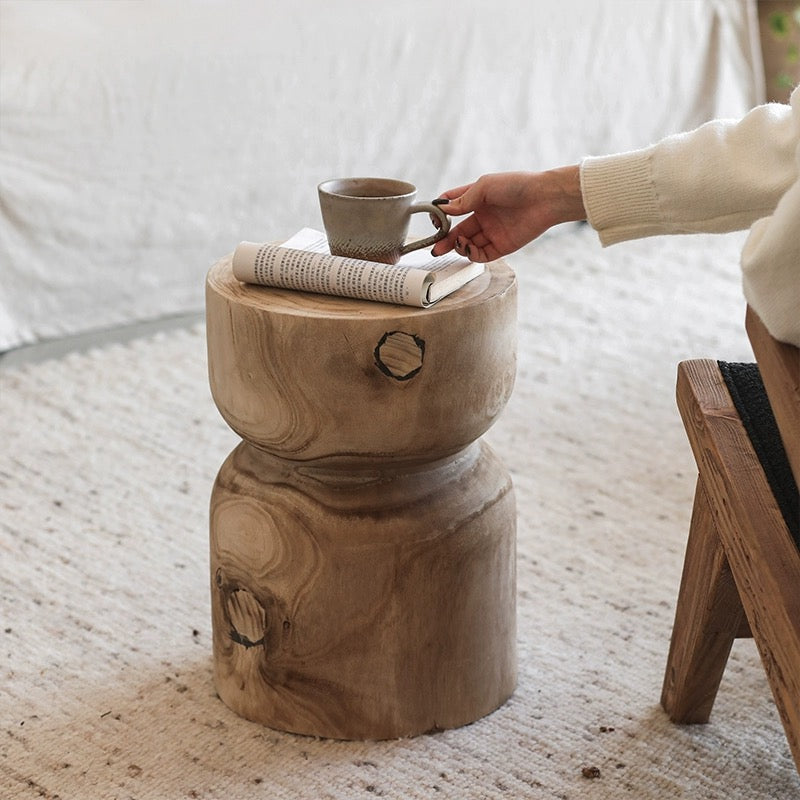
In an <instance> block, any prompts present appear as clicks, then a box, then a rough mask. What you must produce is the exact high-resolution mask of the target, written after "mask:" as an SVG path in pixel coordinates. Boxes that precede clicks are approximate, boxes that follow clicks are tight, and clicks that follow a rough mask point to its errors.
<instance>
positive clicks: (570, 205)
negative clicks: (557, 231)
mask: <svg viewBox="0 0 800 800" xmlns="http://www.w3.org/2000/svg"><path fill="white" fill-rule="evenodd" d="M444 201H447V202H446V203H445V202H444ZM434 202H435V203H436V204H437V205H439V206H440V207H441V209H442V211H444V212H445V213H446V214H449V215H451V216H461V215H463V214H471V216H469V217H467V218H466V219H465V220H464V221H463V222H460V223H459V224H458V225H456V226H454V227H453V228H451V229H450V233H448V234H447V236H445V237H444V238H443V239H441V240H440V241H438V242H437V243H436V244H435V245H434V246H433V249H432V250H431V253H432V254H433V255H434V256H440V255H443V254H444V253H447V252H449V251H450V250H453V249H455V251H456V252H457V253H459V254H461V255H464V256H466V257H467V258H469V259H470V260H471V261H481V262H487V261H494V260H495V259H498V258H502V257H503V256H505V255H508V254H509V253H513V252H514V251H515V250H519V248H520V247H522V246H523V245H526V244H528V242H531V241H533V240H534V239H535V238H536V237H537V236H540V235H541V234H542V233H544V232H545V231H546V230H547V229H548V228H550V227H552V226H553V225H557V224H559V223H561V222H571V221H574V220H580V219H585V218H586V209H585V208H584V206H583V197H582V195H581V185H580V176H579V168H578V166H577V165H576V166H571V167H561V168H559V169H554V170H549V171H547V172H501V173H494V174H491V175H484V176H483V177H481V178H479V179H478V180H477V181H475V183H470V184H467V185H466V186H460V187H458V188H457V189H450V190H449V191H447V192H444V193H443V194H442V195H441V196H440V198H439V199H438V200H435V201H434Z"/></svg>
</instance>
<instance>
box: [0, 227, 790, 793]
mask: <svg viewBox="0 0 800 800" xmlns="http://www.w3.org/2000/svg"><path fill="white" fill-rule="evenodd" d="M741 242H742V239H741V237H740V236H738V235H736V236H723V237H702V236H699V237H686V238H680V239H655V240H650V241H641V242H632V243H628V244H624V245H618V246H616V247H613V248H609V249H607V250H603V249H601V248H600V246H599V245H598V243H597V240H596V236H595V234H594V233H593V232H592V231H590V230H589V229H587V228H585V227H569V228H565V229H563V230H560V231H558V232H555V233H553V234H551V235H548V236H546V237H544V238H542V239H541V240H539V241H538V242H536V243H534V244H532V245H530V246H529V247H527V248H526V249H525V250H524V251H523V252H522V253H520V254H517V255H516V256H514V257H513V258H511V259H510V261H511V264H512V266H514V268H515V269H516V271H517V274H518V277H519V281H520V305H519V367H518V376H517V384H516V388H515V391H514V394H513V397H512V399H511V401H510V403H509V405H508V407H507V409H506V411H505V412H504V414H503V416H502V418H501V420H500V421H499V422H498V423H497V424H496V425H495V427H494V428H493V429H492V430H491V431H490V432H489V433H488V434H487V437H486V438H487V440H488V441H489V442H490V444H491V445H492V446H493V447H494V449H495V450H496V451H497V452H498V454H499V455H500V457H501V458H502V459H503V460H504V461H505V462H506V464H507V466H508V467H509V469H510V471H511V473H512V475H513V478H514V482H515V486H516V497H517V505H518V511H519V523H518V639H519V642H518V644H519V683H518V687H517V689H516V692H515V693H514V695H513V696H512V697H511V699H510V700H509V701H508V702H507V703H506V704H505V705H504V706H502V707H501V708H500V709H499V710H497V711H496V712H494V713H493V714H491V715H489V716H488V717H486V718H484V719H481V720H479V721H477V722H475V723H474V724H472V725H469V726H467V727H464V728H462V729H459V730H451V731H445V732H442V733H437V734H434V735H428V736H422V737H418V738H414V739H409V740H400V741H387V742H379V743H375V742H349V743H347V742H337V741H329V740H319V739H314V738H309V737H301V736H294V735H289V734H285V733H281V732H279V731H274V730H270V729H267V728H264V727H262V726H260V725H257V724H254V723H251V722H247V721H245V720H243V719H240V718H239V717H237V716H236V715H234V714H233V713H232V712H231V711H229V710H228V709H227V708H226V707H225V706H224V705H223V704H222V703H221V702H220V701H219V700H218V699H217V697H216V695H215V691H214V686H213V684H212V680H211V648H210V644H211V640H210V619H209V615H210V612H209V589H208V584H209V579H208V574H207V570H208V566H207V561H208V557H207V546H208V545H207V542H208V530H207V524H208V521H207V514H208V501H209V492H210V488H211V485H212V482H213V480H214V476H215V474H216V471H217V469H218V468H219V466H220V464H221V463H222V461H223V459H224V458H225V456H226V455H227V453H228V452H229V451H230V450H231V448H232V447H233V446H234V444H235V443H236V441H237V438H236V436H235V435H234V434H233V433H232V432H231V431H230V430H229V429H228V428H227V427H226V425H225V424H224V422H223V421H222V420H221V418H220V417H219V415H218V413H217V411H216V409H215V407H214V405H213V402H212V400H211V398H210V395H209V391H208V388H207V376H206V362H205V340H204V330H203V328H202V326H196V327H194V328H191V329H184V330H178V331H172V332H169V333H161V334H157V335H154V336H150V337H148V338H142V339H137V340H135V341H132V342H128V343H126V344H119V343H117V344H114V343H109V344H107V345H104V346H102V347H97V348H95V349H92V350H89V351H87V352H76V353H71V354H69V355H66V356H63V357H60V358H58V359H52V360H47V361H42V362H38V363H28V364H24V365H21V366H13V367H9V366H6V367H5V368H3V367H2V365H0V381H1V383H0V438H2V448H0V559H2V568H1V569H0V652H1V653H2V660H0V727H1V728H2V733H1V734H0V735H1V737H2V738H0V797H2V798H4V799H6V798H7V799H8V800H11V798H25V799H26V800H27V798H51V799H52V798H61V799H62V800H72V799H73V798H81V799H83V798H103V799H105V798H119V800H123V798H124V799H126V800H127V799H128V798H136V800H145V799H151V798H153V799H158V800H161V799H166V800H172V798H226V800H227V799H229V798H243V799H246V798H271V799H272V798H274V799H276V800H283V799H284V798H286V799H288V798H292V799H293V798H309V800H320V799H322V798H330V800H345V798H348V799H349V798H372V797H385V798H403V799H410V800H415V799H417V798H419V799H420V800H421V799H422V798H425V800H428V799H429V798H454V799H456V798H457V799H458V800H463V799H464V798H467V799H469V800H472V799H473V798H474V799H475V800H478V799H481V800H482V799H483V798H486V799H487V800H488V799H489V798H491V799H492V800H495V799H497V800H510V799H511V798H559V799H560V800H573V799H576V800H577V798H581V799H583V798H588V799H589V800H592V799H593V798H602V800H615V799H616V798H635V799H636V800H662V799H664V798H687V799H689V798H690V799H691V800H695V799H697V798H706V799H708V800H713V799H714V798H719V799H720V800H722V799H723V798H724V799H725V800H736V799H737V798H740V799H741V800H745V799H746V800H756V799H757V798H779V799H780V800H782V799H783V798H785V799H786V800H789V798H795V797H798V796H800V779H798V775H797V772H796V770H795V767H794V764H793V762H792V760H791V757H790V754H789V749H788V746H787V744H786V741H785V738H784V735H783V730H782V728H781V725H780V722H779V719H778V716H777V713H776V711H775V708H774V705H773V702H772V699H771V695H770V692H769V688H768V685H767V682H766V679H765V677H764V673H763V670H762V668H761V665H760V662H759V659H758V655H757V653H756V650H755V646H754V644H753V643H752V641H750V640H742V641H737V642H736V644H735V645H734V649H733V653H732V655H731V660H730V663H729V665H728V668H727V671H726V673H725V677H724V680H723V683H722V686H721V689H720V693H719V696H718V699H717V702H716V705H715V708H714V712H713V714H712V718H711V722H710V724H708V725H705V726H693V727H679V726H675V725H672V724H671V723H670V722H669V721H668V720H667V718H666V716H665V715H664V713H663V712H662V710H661V709H660V707H659V702H658V701H659V695H660V690H661V680H662V675H663V669H664V663H665V659H666V654H667V648H668V644H669V636H670V631H671V627H672V619H673V613H674V606H675V598H676V594H677V589H678V583H679V579H680V571H681V566H682V562H683V550H684V546H685V542H686V534H687V528H688V523H689V516H690V511H691V502H692V496H693V492H694V481H695V475H696V472H695V468H694V463H693V460H692V456H691V453H690V450H689V446H688V443H687V442H686V439H685V435H684V433H683V427H682V425H681V422H680V419H679V417H678V413H677V410H676V408H675V403H674V383H675V368H676V364H677V362H678V361H679V360H681V359H685V358H693V357H712V358H720V359H728V360H731V361H747V360H750V359H751V355H750V350H749V346H748V344H747V340H746V337H745V334H744V331H743V317H744V303H743V301H742V298H741V295H740V289H739V278H738V266H737V254H738V250H739V247H740V246H741Z"/></svg>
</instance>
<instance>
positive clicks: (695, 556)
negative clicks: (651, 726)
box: [661, 478, 744, 723]
mask: <svg viewBox="0 0 800 800" xmlns="http://www.w3.org/2000/svg"><path fill="white" fill-rule="evenodd" d="M743 618H744V610H743V609H742V602H741V600H740V599H739V592H738V591H737V589H736V585H735V583H734V580H733V575H732V574H731V569H730V566H729V565H728V559H727V557H726V556H725V551H724V549H723V547H722V543H721V542H720V540H719V534H718V533H717V529H716V526H715V524H714V518H713V516H712V513H711V509H710V507H709V503H708V497H707V495H706V490H705V487H704V486H703V482H702V480H701V479H700V478H698V481H697V489H696V491H695V496H694V508H693V510H692V520H691V525H690V527H689V541H688V543H687V546H686V557H685V559H684V566H683V576H682V578H681V588H680V593H679V595H678V607H677V609H676V611H675V624H674V626H673V629H672V640H671V642H670V649H669V656H668V658H667V667H666V672H665V675H664V685H663V689H662V692H661V705H662V706H663V707H664V709H665V711H666V712H667V713H668V714H669V717H670V719H671V720H672V721H673V722H679V723H702V722H708V719H709V717H710V715H711V709H712V707H713V705H714V700H715V699H716V696H717V690H718V688H719V684H720V681H721V680H722V675H723V673H724V672H725V665H726V663H727V661H728V655H729V654H730V651H731V646H732V645H733V640H734V639H735V638H736V636H737V635H738V634H739V632H740V629H741V626H742V620H743Z"/></svg>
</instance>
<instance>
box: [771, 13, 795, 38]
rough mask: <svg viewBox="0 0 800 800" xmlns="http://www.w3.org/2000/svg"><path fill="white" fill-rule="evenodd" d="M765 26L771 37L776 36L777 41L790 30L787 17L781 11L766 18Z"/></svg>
mask: <svg viewBox="0 0 800 800" xmlns="http://www.w3.org/2000/svg"><path fill="white" fill-rule="evenodd" d="M767 24H768V25H769V29H770V30H771V31H772V34H773V36H777V37H778V38H779V39H783V38H784V37H785V36H787V35H788V34H789V29H790V28H791V22H790V20H789V15H788V14H786V13H785V12H783V11H773V12H772V13H771V14H770V15H769V17H768V18H767Z"/></svg>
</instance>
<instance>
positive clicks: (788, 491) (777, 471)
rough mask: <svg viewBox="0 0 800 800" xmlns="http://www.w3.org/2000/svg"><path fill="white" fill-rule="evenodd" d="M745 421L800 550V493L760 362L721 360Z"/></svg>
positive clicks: (729, 386) (738, 410) (731, 390)
mask: <svg viewBox="0 0 800 800" xmlns="http://www.w3.org/2000/svg"><path fill="white" fill-rule="evenodd" d="M717 363H718V364H719V369H720V372H721V373H722V377H723V379H724V380H725V384H726V386H727V387H728V391H729V392H730V395H731V399H732V400H733V404H734V406H735V407H736V410H737V412H738V413H739V417H740V419H741V420H742V424H743V425H744V427H745V430H746V431H747V435H748V437H749V438H750V442H751V443H752V445H753V450H755V453H756V455H757V456H758V460H759V461H760V462H761V467H762V469H763V470H764V474H765V475H766V478H767V482H768V483H769V486H770V489H772V493H773V495H775V500H776V501H777V503H778V507H779V508H780V510H781V513H782V514H783V518H784V520H786V526H787V527H788V528H789V532H790V533H791V535H792V538H793V539H794V541H795V544H796V545H797V547H798V549H800V493H798V490H797V483H796V482H795V479H794V476H793V475H792V470H791V467H790V466H789V460H788V458H787V457H786V451H785V450H784V448H783V443H782V442H781V437H780V433H779V431H778V425H777V423H776V422H775V416H774V414H773V413H772V408H771V407H770V404H769V398H768V397H767V392H766V389H765V388H764V383H763V381H762V380H761V373H760V372H759V370H758V364H740V363H732V362H727V361H718V362H717Z"/></svg>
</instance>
